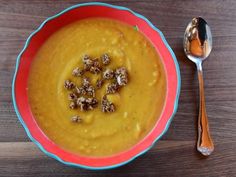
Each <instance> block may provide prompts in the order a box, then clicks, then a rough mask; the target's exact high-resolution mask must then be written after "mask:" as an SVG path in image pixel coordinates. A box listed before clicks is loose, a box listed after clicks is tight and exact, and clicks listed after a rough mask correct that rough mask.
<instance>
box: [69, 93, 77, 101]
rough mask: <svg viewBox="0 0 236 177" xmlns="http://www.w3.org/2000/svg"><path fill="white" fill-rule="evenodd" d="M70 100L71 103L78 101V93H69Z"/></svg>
mask: <svg viewBox="0 0 236 177" xmlns="http://www.w3.org/2000/svg"><path fill="white" fill-rule="evenodd" d="M68 99H69V100H71V101H73V100H76V99H77V95H76V93H69V95H68Z"/></svg>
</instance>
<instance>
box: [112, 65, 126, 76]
mask: <svg viewBox="0 0 236 177" xmlns="http://www.w3.org/2000/svg"><path fill="white" fill-rule="evenodd" d="M127 73H128V72H127V69H126V68H125V67H119V68H117V69H116V70H115V75H116V76H118V75H127Z"/></svg>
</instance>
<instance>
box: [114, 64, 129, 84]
mask: <svg viewBox="0 0 236 177" xmlns="http://www.w3.org/2000/svg"><path fill="white" fill-rule="evenodd" d="M115 76H116V81H117V83H118V85H120V86H125V85H126V84H127V83H128V72H127V70H126V68H125V67H120V68H117V69H116V71H115Z"/></svg>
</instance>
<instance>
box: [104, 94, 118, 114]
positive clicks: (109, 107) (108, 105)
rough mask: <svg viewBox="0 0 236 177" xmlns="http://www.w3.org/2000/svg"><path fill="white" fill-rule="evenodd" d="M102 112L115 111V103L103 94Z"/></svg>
mask: <svg viewBox="0 0 236 177" xmlns="http://www.w3.org/2000/svg"><path fill="white" fill-rule="evenodd" d="M101 103H102V112H105V113H107V112H108V113H109V112H115V105H114V104H113V103H112V102H110V101H109V100H108V99H107V97H106V96H103V98H102V102H101Z"/></svg>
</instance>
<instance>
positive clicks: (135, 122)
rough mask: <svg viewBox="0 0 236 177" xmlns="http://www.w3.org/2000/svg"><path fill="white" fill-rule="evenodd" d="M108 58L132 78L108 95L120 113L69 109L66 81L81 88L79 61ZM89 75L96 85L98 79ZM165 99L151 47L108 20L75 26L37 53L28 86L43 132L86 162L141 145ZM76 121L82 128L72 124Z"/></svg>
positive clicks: (161, 74) (131, 31)
mask: <svg viewBox="0 0 236 177" xmlns="http://www.w3.org/2000/svg"><path fill="white" fill-rule="evenodd" d="M104 53H107V54H109V56H110V57H111V63H110V64H109V68H116V67H121V66H124V67H126V68H127V70H128V74H129V82H128V84H127V85H126V86H125V87H124V88H122V89H121V90H120V91H119V92H117V93H114V94H111V95H108V99H109V100H111V101H112V102H113V103H114V105H115V106H116V110H115V111H114V112H112V113H104V112H102V111H101V108H100V107H99V106H98V107H97V108H95V109H94V110H90V111H81V110H79V109H70V108H69V107H68V104H69V100H68V91H67V90H65V88H64V81H65V80H66V79H70V80H71V81H73V82H74V83H77V84H80V82H81V81H80V79H78V78H75V77H73V76H72V75H71V71H72V70H73V69H74V68H76V67H77V66H79V67H83V66H82V62H81V58H82V57H83V56H84V55H86V54H88V55H90V56H93V57H99V56H101V55H102V54H104ZM87 75H88V76H89V77H91V78H92V80H91V82H92V84H95V81H96V79H98V77H99V76H100V75H90V74H89V73H88V74H87ZM105 87H106V83H105V84H104V86H103V87H102V88H101V89H100V90H98V91H97V93H96V96H97V98H98V101H100V100H101V98H102V95H103V93H104V90H105ZM165 96H166V77H165V71H164V67H163V65H162V62H161V60H160V58H159V56H158V53H157V51H156V49H155V48H154V47H153V45H152V44H151V43H150V42H149V40H148V39H146V37H145V36H144V35H143V34H142V33H140V32H139V31H138V30H137V29H135V28H134V27H132V26H130V25H127V24H124V23H122V22H119V21H115V20H111V19H104V18H89V19H85V20H81V21H78V22H74V23H72V24H69V25H67V26H65V27H63V28H61V29H60V30H58V31H57V32H55V33H54V34H53V35H52V36H50V38H49V39H48V40H47V41H46V42H45V43H44V44H43V46H41V48H40V49H39V51H38V52H37V55H36V56H35V59H34V61H33V63H32V66H31V70H30V76H29V80H28V98H29V102H30V105H31V110H32V113H33V115H34V117H35V119H36V122H37V124H38V125H39V127H40V128H41V129H42V131H43V132H44V133H45V135H46V136H47V137H48V138H49V139H50V140H52V141H53V142H54V143H56V144H57V145H59V146H60V147H61V148H62V149H64V150H67V151H70V152H72V153H75V154H79V155H84V156H108V155H112V154H116V153H119V152H122V151H124V150H128V149H129V148H131V147H132V146H133V145H135V144H136V143H138V142H139V141H140V140H141V139H142V138H144V136H145V135H147V134H148V133H149V132H150V131H151V130H152V128H153V127H154V125H155V123H156V122H157V120H158V117H159V116H160V115H161V112H162V109H163V105H164V102H165ZM98 104H100V102H99V103H98ZM74 115H79V116H80V117H81V118H83V122H82V123H74V122H72V121H71V117H72V116H74Z"/></svg>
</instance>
